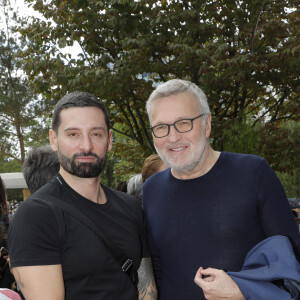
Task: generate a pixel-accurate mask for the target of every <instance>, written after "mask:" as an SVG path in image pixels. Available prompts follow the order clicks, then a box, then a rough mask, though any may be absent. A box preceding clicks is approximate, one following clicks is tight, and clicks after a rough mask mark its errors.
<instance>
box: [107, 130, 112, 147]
mask: <svg viewBox="0 0 300 300" xmlns="http://www.w3.org/2000/svg"><path fill="white" fill-rule="evenodd" d="M111 149H112V131H111V130H110V131H109V132H108V144H107V152H109V151H110V150H111Z"/></svg>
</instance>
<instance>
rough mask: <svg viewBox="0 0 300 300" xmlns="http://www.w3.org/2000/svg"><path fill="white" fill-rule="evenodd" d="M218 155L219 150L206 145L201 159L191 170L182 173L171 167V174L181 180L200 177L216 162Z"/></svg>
mask: <svg viewBox="0 0 300 300" xmlns="http://www.w3.org/2000/svg"><path fill="white" fill-rule="evenodd" d="M219 156H220V152H219V151H215V150H213V149H212V148H211V147H210V145H208V147H207V150H206V151H205V152H204V154H203V157H202V159H201V161H200V162H199V164H198V165H197V166H196V167H195V168H194V169H193V170H191V171H188V172H184V173H183V172H182V173H181V172H180V173H178V172H176V171H175V170H173V169H171V172H172V175H173V176H174V177H175V178H178V179H182V180H187V179H194V178H198V177H201V176H203V175H205V174H206V173H207V172H209V171H210V169H211V168H212V167H213V166H214V165H215V163H216V162H217V160H218V158H219Z"/></svg>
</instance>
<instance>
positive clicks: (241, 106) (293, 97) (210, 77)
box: [19, 0, 300, 174]
mask: <svg viewBox="0 0 300 300" xmlns="http://www.w3.org/2000/svg"><path fill="white" fill-rule="evenodd" d="M27 2H28V3H31V5H32V6H33V7H34V9H36V10H37V11H39V12H40V13H41V14H42V15H43V16H44V17H45V20H42V21H41V20H37V19H34V18H33V19H32V20H23V23H22V24H21V26H20V28H19V30H20V33H21V34H22V37H23V42H24V45H26V46H24V47H23V49H22V51H21V52H20V53H19V55H20V58H21V59H23V61H24V67H25V70H26V72H27V74H28V76H29V78H30V81H31V85H32V87H33V88H34V89H35V91H37V92H39V93H43V95H44V96H45V97H47V99H48V100H49V101H48V104H49V105H52V104H54V103H55V102H56V101H57V99H59V98H60V97H61V96H62V95H64V94H65V93H66V92H69V91H74V90H82V91H88V92H91V93H93V94H95V95H97V96H99V97H100V98H101V99H103V101H104V103H105V104H106V106H107V108H108V110H109V111H110V113H111V117H112V120H113V128H114V130H115V131H116V132H120V133H122V134H123V135H124V136H126V137H128V138H129V140H128V143H127V144H128V146H129V141H131V143H132V145H136V144H137V145H139V147H140V149H139V151H142V152H144V154H143V155H141V156H144V157H145V156H146V155H145V154H146V153H151V152H153V151H154V148H153V145H152V138H151V135H150V132H149V129H148V128H149V124H148V119H147V116H146V114H145V108H144V107H145V101H146V99H147V97H148V96H149V94H150V93H151V91H152V90H153V87H154V86H155V85H157V84H158V83H160V82H162V81H166V80H168V79H170V78H182V79H189V80H191V81H193V82H194V83H196V84H197V85H199V86H200V87H201V88H203V90H204V91H205V93H206V94H207V96H208V99H209V102H210V106H211V110H212V115H213V120H214V126H213V136H212V141H213V146H214V147H215V148H216V149H218V150H221V149H230V150H231V149H232V150H233V151H240V150H241V151H250V152H251V153H260V152H261V151H262V153H263V154H264V156H267V157H268V161H269V162H270V163H271V164H272V165H274V166H280V168H282V169H284V168H285V169H290V168H292V163H291V162H289V161H287V164H286V165H283V164H282V162H281V161H280V159H281V157H280V155H278V156H274V155H269V154H268V152H269V149H272V147H273V146H272V147H271V148H269V145H273V144H274V141H276V139H277V135H278V133H279V132H280V133H279V134H280V135H281V134H284V133H283V132H284V130H283V131H282V129H280V128H281V126H280V123H281V122H283V121H284V120H286V119H289V120H298V119H299V107H300V106H299V101H300V100H299V99H300V97H299V87H300V77H299V74H300V72H299V71H300V54H299V53H300V51H299V50H300V48H299V37H300V27H299V16H300V11H299V10H297V7H298V4H299V3H298V1H296V0H287V1H279V0H265V1H259V0H253V1H217V0H213V1H203V0H197V1H196V0H193V1H154V0H147V1H146V0H140V1H134V0H126V1H125V0H107V1H100V0H95V1H82V0H60V1H57V0H49V1H43V0H27ZM74 44H76V45H77V44H78V45H79V46H80V48H81V54H80V55H79V56H78V57H75V58H74V57H72V56H71V54H68V53H66V52H62V51H61V48H63V47H65V46H72V45H74ZM245 120H247V122H246V123H245ZM116 124H118V125H116ZM120 124H121V125H122V126H121V128H119V127H118V126H119V125H120ZM239 127H240V128H239ZM251 128H252V129H253V133H250V131H251ZM258 130H261V132H262V133H261V135H260V134H259V131H258ZM230 132H232V134H231V133H230ZM240 132H241V134H242V136H241V139H239V138H238V137H237V135H236V133H240ZM248 139H249V140H248ZM260 141H263V143H265V146H263V147H262V146H258V144H260ZM292 142H295V141H294V140H293V141H292ZM293 145H294V144H293ZM293 145H292V148H294V149H295V147H294V146H293ZM120 151H123V148H122V147H121V148H120ZM293 151H299V150H293ZM135 152H137V151H135ZM279 152H282V151H279ZM125 155H127V153H126V154H125ZM138 155H139V154H138ZM121 156H122V157H124V153H121V152H120V153H118V158H117V159H119V157H121ZM130 159H134V156H132V157H130ZM133 162H134V161H132V163H133ZM126 163H127V162H125V163H124V167H122V168H121V167H120V170H122V171H120V172H123V174H127V173H126V171H128V169H127V166H126ZM133 165H135V162H134V164H133Z"/></svg>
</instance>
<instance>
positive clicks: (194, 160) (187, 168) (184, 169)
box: [154, 133, 208, 174]
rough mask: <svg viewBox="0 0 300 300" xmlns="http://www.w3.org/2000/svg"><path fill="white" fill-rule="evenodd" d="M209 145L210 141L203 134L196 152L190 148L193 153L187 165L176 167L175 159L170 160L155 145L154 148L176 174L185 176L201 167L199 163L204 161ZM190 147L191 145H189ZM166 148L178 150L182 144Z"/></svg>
mask: <svg viewBox="0 0 300 300" xmlns="http://www.w3.org/2000/svg"><path fill="white" fill-rule="evenodd" d="M207 143H208V141H207V140H206V136H205V133H202V134H201V138H200V140H199V141H198V143H197V145H195V146H194V147H195V148H196V150H193V149H192V148H191V147H189V148H190V149H191V151H192V152H191V153H190V157H189V158H188V161H187V162H186V163H184V164H181V165H179V164H178V165H176V162H175V161H174V160H173V159H171V158H168V156H167V155H164V154H163V153H162V151H160V150H159V149H158V148H157V147H156V146H155V145H154V147H155V149H156V152H157V154H158V155H159V156H160V158H161V159H162V161H163V162H164V163H165V164H166V165H168V166H169V167H170V168H171V169H172V170H174V171H175V172H176V173H179V174H185V173H189V172H191V171H192V170H194V169H195V168H196V167H197V166H198V165H199V163H200V162H201V160H202V159H203V156H204V153H205V148H206V147H207ZM185 145H186V144H185ZM189 146H190V144H189ZM197 146H198V147H197ZM165 147H166V148H167V149H169V148H178V147H180V144H176V145H175V144H174V145H170V144H169V145H166V146H165Z"/></svg>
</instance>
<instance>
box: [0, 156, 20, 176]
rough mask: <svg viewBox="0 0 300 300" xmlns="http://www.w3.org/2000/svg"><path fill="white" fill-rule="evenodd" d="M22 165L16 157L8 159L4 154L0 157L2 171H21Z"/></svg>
mask: <svg viewBox="0 0 300 300" xmlns="http://www.w3.org/2000/svg"><path fill="white" fill-rule="evenodd" d="M21 171H22V166H21V164H20V162H19V161H17V160H15V159H10V160H7V159H5V158H4V157H3V156H1V157H0V173H11V172H21Z"/></svg>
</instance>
